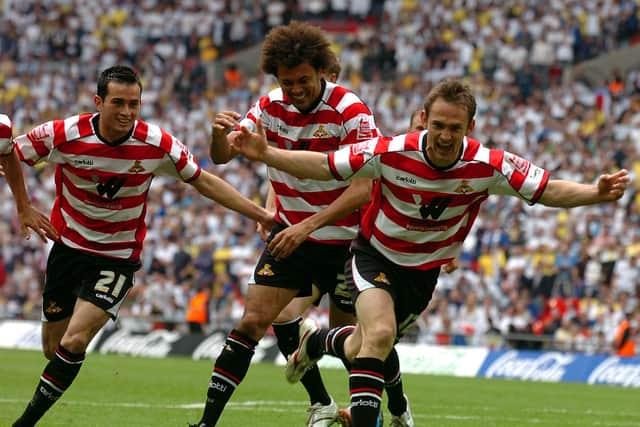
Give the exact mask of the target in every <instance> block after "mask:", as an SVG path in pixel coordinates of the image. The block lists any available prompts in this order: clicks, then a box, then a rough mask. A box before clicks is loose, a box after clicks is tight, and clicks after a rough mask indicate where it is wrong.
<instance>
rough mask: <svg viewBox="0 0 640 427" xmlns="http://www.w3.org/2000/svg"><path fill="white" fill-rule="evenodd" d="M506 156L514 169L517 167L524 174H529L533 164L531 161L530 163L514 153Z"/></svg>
mask: <svg viewBox="0 0 640 427" xmlns="http://www.w3.org/2000/svg"><path fill="white" fill-rule="evenodd" d="M506 157H507V158H506V160H507V162H509V163H510V164H511V166H512V167H513V169H515V170H516V171H518V172H519V173H521V174H522V175H527V173H528V172H529V167H530V166H531V163H529V162H528V161H527V160H525V159H523V158H522V157H518V156H516V155H514V154H508V155H507V156H506Z"/></svg>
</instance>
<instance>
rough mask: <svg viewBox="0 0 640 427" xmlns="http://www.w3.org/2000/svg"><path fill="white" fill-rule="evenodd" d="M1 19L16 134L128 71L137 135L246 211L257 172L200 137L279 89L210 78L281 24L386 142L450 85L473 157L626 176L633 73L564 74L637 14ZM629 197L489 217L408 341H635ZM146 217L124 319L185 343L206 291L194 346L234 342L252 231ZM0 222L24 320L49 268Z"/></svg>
mask: <svg viewBox="0 0 640 427" xmlns="http://www.w3.org/2000/svg"><path fill="white" fill-rule="evenodd" d="M426 3H428V4H426ZM1 7H2V14H1V16H0V81H1V82H2V85H1V89H0V105H1V111H2V112H3V113H5V114H7V115H9V116H10V117H12V118H13V120H14V125H15V127H16V128H17V129H18V130H20V131H25V130H28V129H30V126H32V125H35V124H38V123H40V122H42V121H45V120H48V119H51V118H53V117H54V116H55V117H63V116H65V115H67V114H72V113H73V112H76V111H93V109H94V108H93V102H92V99H93V94H94V92H95V88H94V87H93V82H94V80H95V79H94V77H95V76H96V75H97V74H98V72H99V71H100V70H101V69H103V68H105V67H107V66H110V65H112V64H114V63H125V64H131V65H132V66H134V67H135V68H136V69H137V70H138V71H139V72H140V74H141V76H142V77H143V79H144V81H143V84H144V91H143V107H142V112H141V116H142V117H143V118H144V119H145V120H149V121H153V122H156V123H159V124H161V125H162V126H164V127H165V128H166V129H167V130H168V131H169V132H171V133H172V134H174V135H176V136H177V137H178V138H180V139H181V140H182V141H183V142H184V143H185V144H186V145H188V146H189V148H190V149H191V150H192V152H193V153H194V154H195V156H196V157H197V158H198V160H199V162H200V164H201V166H203V167H204V168H207V169H209V170H212V171H214V172H215V173H217V174H219V175H220V176H221V177H223V178H224V179H226V180H227V181H228V182H230V183H231V184H232V185H234V187H236V188H237V189H239V190H240V191H241V192H242V193H243V194H245V195H247V196H249V197H251V198H253V199H255V200H257V201H262V198H263V196H264V195H265V194H266V189H265V175H264V174H265V171H264V170H263V169H262V168H257V169H256V168H255V167H254V166H252V165H250V164H249V163H247V162H245V161H243V160H241V159H235V160H233V161H232V162H230V163H228V164H226V165H219V166H214V165H212V163H211V161H210V159H209V158H208V143H209V135H210V128H211V119H212V117H213V114H214V113H215V112H216V111H220V110H222V109H231V110H236V111H246V110H247V108H248V107H249V105H250V104H251V103H252V102H253V101H255V99H256V98H257V95H258V94H260V93H264V92H265V91H266V90H265V89H267V88H269V87H271V86H272V85H273V84H274V82H273V81H271V80H269V79H266V78H265V77H264V76H262V75H260V74H256V75H245V73H244V72H243V71H242V69H241V68H239V67H236V66H234V65H233V64H232V65H229V66H226V67H225V68H224V73H220V67H223V65H222V59H223V58H227V57H229V55H232V54H233V53H235V52H237V51H239V50H241V49H242V48H244V47H247V46H251V45H255V44H257V43H260V41H261V39H262V37H263V35H264V34H265V33H266V31H268V30H269V29H270V28H272V27H273V26H276V25H279V24H281V23H284V22H288V21H289V20H290V19H292V18H298V19H307V20H312V21H313V22H317V23H319V24H322V25H323V26H326V27H327V28H328V29H329V30H331V31H332V34H333V37H334V41H335V49H336V53H337V54H338V56H339V58H340V62H341V65H342V69H343V71H342V74H341V76H340V82H341V83H343V84H345V85H347V86H349V87H351V88H352V89H353V90H354V91H355V92H356V93H358V94H359V95H360V96H361V97H362V99H363V100H364V101H365V102H367V103H368V105H369V106H370V107H371V109H372V111H373V112H374V115H375V117H376V120H377V124H378V126H379V127H380V129H381V130H382V133H383V134H385V135H391V134H396V133H400V132H403V131H405V130H406V129H407V127H408V124H409V114H410V112H411V111H413V110H416V109H419V108H420V107H421V104H422V101H423V98H424V96H425V94H426V93H427V92H428V90H429V89H430V88H431V86H432V85H433V84H434V83H435V82H437V81H439V80H440V79H442V78H445V77H461V78H462V77H463V78H466V79H467V80H468V81H469V83H470V84H471V87H472V88H473V89H474V91H475V93H476V97H477V99H478V102H479V109H478V116H477V125H476V129H475V131H474V134H473V137H474V138H476V139H478V140H480V141H481V142H483V143H485V144H486V145H488V146H497V147H500V148H504V149H506V150H509V151H513V152H517V153H520V154H522V155H523V156H524V157H526V158H529V159H533V160H534V162H535V163H536V164H537V165H539V166H542V167H544V168H546V169H548V170H549V171H550V172H551V173H552V176H556V177H559V178H567V179H575V180H578V181H588V180H591V179H596V178H597V176H596V175H595V171H604V170H608V169H613V168H620V167H625V168H627V169H629V170H630V171H632V175H633V176H636V175H637V174H638V172H640V155H639V153H640V151H639V150H640V70H635V71H631V72H629V73H626V74H622V73H620V72H616V73H614V74H613V75H611V77H610V78H609V79H607V80H606V81H603V82H601V84H599V85H589V84H588V83H587V82H585V81H582V80H580V79H579V78H578V77H579V75H577V74H576V73H571V72H569V70H572V69H575V68H574V67H575V66H576V65H578V64H579V63H580V62H582V61H584V60H587V59H591V58H594V57H597V56H598V55H600V54H602V53H604V52H607V51H610V50H612V49H615V48H618V47H624V46H627V45H629V44H630V43H634V42H637V41H638V40H639V37H640V33H639V28H638V17H639V16H638V13H639V11H638V2H637V1H631V0H624V1H623V0H620V1H614V0H587V1H584V0H582V1H577V0H576V1H574V0H569V1H551V2H544V3H543V2H537V1H528V0H514V1H511V2H509V6H508V7H507V6H503V5H502V4H501V2H495V1H490V0H450V1H446V2H441V1H431V0H429V1H428V2H417V1H411V0H386V1H384V2H382V1H369V0H357V1H354V0H352V1H350V2H347V1H340V0H331V1H328V0H313V1H305V2H296V1H284V0H273V1H242V0H235V1H233V0H232V1H222V0H217V1H207V2H199V1H195V0H176V1H172V2H166V1H159V0H145V1H142V2H140V1H128V0H118V1H116V0H110V1H103V2H100V4H92V5H91V6H89V5H88V4H85V3H84V2H79V1H73V0H58V1H51V2H37V1H25V0H22V1H20V2H17V1H10V0H8V1H5V2H4V4H3V6H1ZM218 75H222V76H223V77H222V78H221V79H218V78H217V76H218ZM27 179H28V181H29V188H33V189H36V190H35V191H34V192H33V193H32V198H33V200H34V203H36V204H38V205H40V206H42V207H45V208H48V207H50V206H51V204H52V200H51V197H52V195H53V194H54V191H53V169H52V168H51V167H48V166H47V165H42V167H41V168H39V169H37V170H36V172H35V173H32V172H31V171H29V172H28V176H27ZM634 185H635V187H634V190H633V191H630V192H628V194H627V195H626V196H625V197H624V198H623V199H622V200H621V201H620V202H619V203H617V204H611V205H602V206H598V207H590V208H580V209H574V210H572V211H571V215H569V214H568V212H567V211H556V210H551V209H547V208H544V207H541V206H534V207H533V208H525V207H524V206H523V202H518V201H515V200H510V199H495V200H494V199H492V198H490V199H489V200H488V202H486V203H485V204H484V206H483V208H482V210H481V212H480V214H479V218H478V221H477V225H476V226H475V228H474V230H473V231H472V233H471V235H470V237H469V238H468V239H467V242H466V243H465V250H464V252H463V256H462V257H461V259H460V268H459V269H458V270H457V271H455V272H454V273H452V274H449V275H446V274H443V275H441V279H440V283H439V287H438V290H437V294H436V297H435V298H434V300H433V301H432V303H431V305H430V307H429V308H428V309H427V310H426V311H425V313H424V315H423V317H422V319H420V321H419V322H418V325H419V328H417V329H416V330H415V331H414V334H412V338H413V339H415V340H417V341H418V342H429V343H440V344H445V343H455V344H473V345H502V344H501V343H503V341H502V340H503V339H505V337H506V338H507V342H508V343H509V344H510V345H513V346H517V347H529V348H534V347H539V346H540V345H542V344H544V343H545V342H547V341H554V342H555V343H556V345H559V346H560V348H563V349H569V350H579V351H588V352H597V351H609V350H610V349H611V348H612V343H613V341H614V340H615V334H616V328H617V326H618V324H620V323H621V322H622V321H623V320H624V319H625V316H629V319H630V321H631V322H632V324H634V325H637V328H636V331H637V330H638V329H640V315H639V314H638V310H639V309H640V306H639V305H638V297H639V296H640V287H639V286H638V283H640V198H638V193H637V192H638V190H639V189H640V187H639V186H638V184H637V182H634ZM150 201H151V203H150V208H149V211H148V212H147V223H148V229H149V231H148V234H147V243H146V248H145V251H144V253H143V257H144V267H143V268H142V269H141V271H140V272H139V273H138V276H137V278H136V284H137V286H136V287H134V289H133V291H132V292H131V294H130V296H129V298H128V301H127V303H126V305H125V306H124V307H123V309H122V311H121V314H122V315H123V316H127V315H133V316H138V317H142V318H150V319H153V320H154V321H156V322H157V323H158V325H157V326H161V325H164V326H166V327H169V326H171V325H176V324H180V323H183V322H184V319H185V311H186V309H187V307H188V304H189V300H190V298H191V297H192V296H193V294H194V293H195V292H197V291H198V290H199V289H201V288H203V287H210V288H211V290H212V292H211V299H212V304H211V314H212V319H211V322H210V324H209V326H208V327H210V328H213V327H216V328H217V327H222V328H227V327H229V326H230V325H232V324H233V323H235V320H237V318H238V317H239V316H240V314H241V312H242V294H243V291H244V287H245V286H246V283H247V279H248V277H249V276H250V275H251V274H252V272H253V266H254V263H255V261H256V256H257V254H259V252H260V248H261V244H262V243H261V241H260V239H259V237H258V235H257V233H256V232H255V224H253V223H252V222H250V221H247V220H246V219H243V218H241V217H239V216H238V215H236V214H233V213H231V212H229V211H227V210H225V209H224V208H221V207H220V206H217V205H214V204H212V203H210V202H209V201H208V200H204V199H203V198H201V197H199V196H198V195H196V194H195V193H194V192H193V191H192V190H190V189H189V188H186V187H185V186H180V185H178V184H176V183H174V182H173V181H171V180H167V179H157V180H156V181H155V182H154V185H153V186H152V189H151V192H150ZM0 215H1V217H2V221H0V318H31V319H39V318H40V310H41V306H40V304H41V302H40V299H41V298H40V290H41V286H42V284H43V277H42V276H43V272H44V263H45V260H46V256H45V253H46V249H47V248H44V247H43V246H42V244H41V243H40V242H39V241H37V239H32V240H30V241H24V240H23V239H22V238H21V237H20V235H19V233H17V221H16V215H15V208H14V206H13V202H12V199H11V196H10V193H9V190H8V188H7V187H6V186H2V187H1V188H0ZM498 224H508V225H509V227H508V229H509V230H510V231H509V232H508V233H505V232H503V231H501V229H504V228H505V227H501V226H498ZM314 315H315V316H318V317H319V318H320V319H323V316H324V314H323V312H322V310H320V311H318V312H316V313H314ZM160 324H161V325H160ZM522 334H527V336H529V334H533V335H534V336H537V337H540V340H539V341H530V340H529V339H528V338H527V337H526V336H524V335H522ZM638 339H640V335H638V334H637V332H636V340H638Z"/></svg>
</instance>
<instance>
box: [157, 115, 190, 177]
mask: <svg viewBox="0 0 640 427" xmlns="http://www.w3.org/2000/svg"><path fill="white" fill-rule="evenodd" d="M158 130H159V131H160V132H161V133H162V139H164V140H166V141H170V144H169V145H168V148H169V149H168V150H167V151H166V155H165V162H163V164H162V166H160V167H159V168H158V169H157V170H156V171H155V174H156V175H167V176H173V177H175V178H178V179H181V180H183V181H185V182H190V181H193V180H194V179H196V178H197V177H198V176H199V175H200V172H201V171H202V170H201V168H200V165H199V164H198V162H197V161H196V158H195V157H194V156H193V154H192V153H191V151H190V150H189V148H187V146H186V145H184V144H183V143H182V141H180V140H179V139H178V138H176V137H174V136H173V135H170V134H169V133H167V132H165V131H163V130H161V129H159V128H158ZM150 131H151V127H150Z"/></svg>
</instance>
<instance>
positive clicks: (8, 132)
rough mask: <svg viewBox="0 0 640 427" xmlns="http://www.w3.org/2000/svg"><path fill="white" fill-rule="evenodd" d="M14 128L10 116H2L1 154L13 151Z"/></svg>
mask: <svg viewBox="0 0 640 427" xmlns="http://www.w3.org/2000/svg"><path fill="white" fill-rule="evenodd" d="M12 137H13V126H12V124H11V119H10V118H9V116H7V115H4V114H0V154H9V153H11V152H12V151H13V138H12Z"/></svg>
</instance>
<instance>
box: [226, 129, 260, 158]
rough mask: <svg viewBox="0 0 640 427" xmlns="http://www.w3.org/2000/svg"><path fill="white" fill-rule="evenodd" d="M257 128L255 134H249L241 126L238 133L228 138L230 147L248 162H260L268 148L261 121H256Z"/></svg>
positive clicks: (247, 130) (248, 131)
mask: <svg viewBox="0 0 640 427" xmlns="http://www.w3.org/2000/svg"><path fill="white" fill-rule="evenodd" d="M257 128H258V130H257V132H251V131H250V130H249V129H247V128H246V127H244V126H242V127H241V128H240V132H238V133H234V135H233V136H231V137H230V138H229V139H230V141H231V147H233V148H234V149H235V150H236V151H237V152H239V153H240V154H242V155H243V156H245V157H246V158H247V159H249V160H262V158H263V157H264V155H265V153H266V151H267V148H268V144H267V135H266V133H265V131H264V128H263V127H262V120H261V119H258V122H257Z"/></svg>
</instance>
